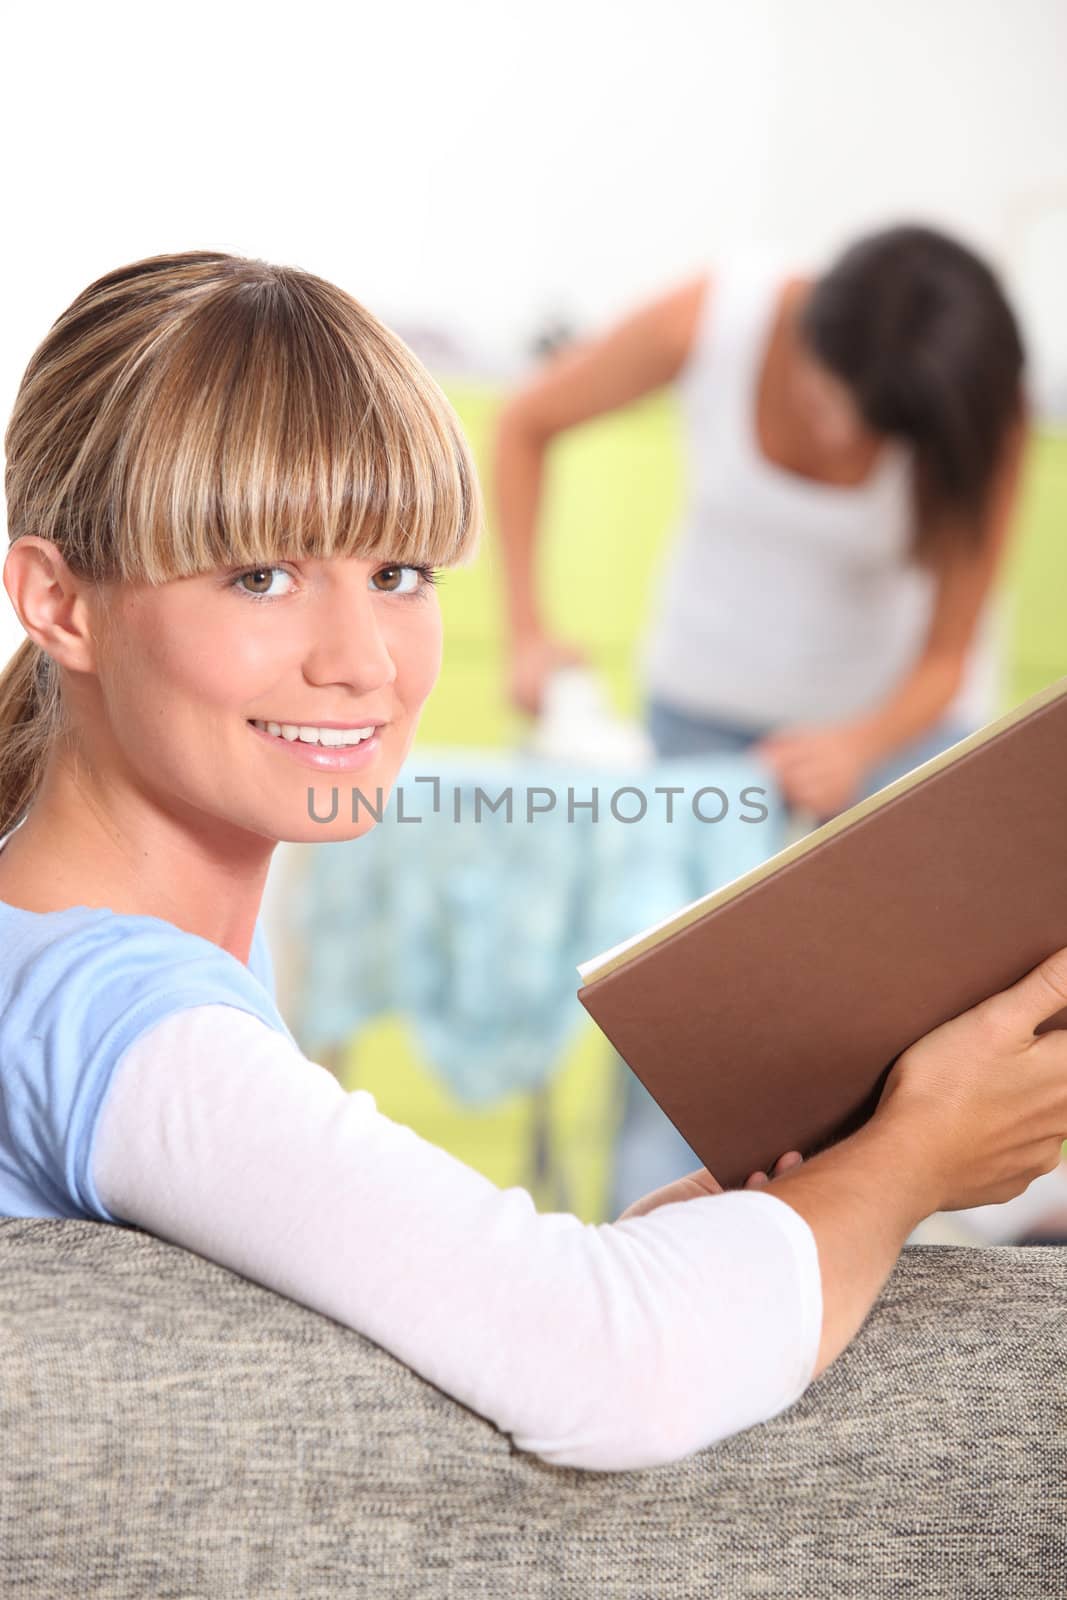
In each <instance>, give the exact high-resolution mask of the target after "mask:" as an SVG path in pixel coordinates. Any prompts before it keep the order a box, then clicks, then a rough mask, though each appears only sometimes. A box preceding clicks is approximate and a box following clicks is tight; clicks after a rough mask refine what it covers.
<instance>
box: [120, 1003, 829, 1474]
mask: <svg viewBox="0 0 1067 1600" xmlns="http://www.w3.org/2000/svg"><path fill="white" fill-rule="evenodd" d="M91 1160H92V1169H91V1170H92V1174H93V1178H94V1180H95V1185H96V1190H97V1193H98V1194H99V1196H100V1198H101V1199H102V1200H103V1202H104V1204H105V1205H106V1206H107V1207H108V1208H109V1210H110V1211H111V1212H112V1213H113V1214H114V1216H115V1217H116V1218H118V1219H122V1220H125V1221H128V1222H130V1223H132V1224H133V1225H134V1226H137V1227H140V1228H144V1229H145V1230H147V1231H148V1232H150V1233H153V1234H156V1235H157V1236H159V1237H160V1238H163V1239H167V1240H169V1241H171V1242H173V1243H175V1244H178V1245H181V1246H183V1247H185V1248H187V1249H190V1250H193V1251H195V1252H197V1253H198V1254H200V1255H203V1256H205V1257H207V1258H209V1259H211V1260H213V1261H217V1262H219V1263H220V1264H221V1265H223V1266H226V1267H228V1268H230V1269H231V1270H233V1271H235V1272H238V1273H240V1274H242V1275H243V1276H245V1277H248V1278H250V1279H252V1280H254V1281H256V1282H259V1283H261V1284H264V1285H265V1286H267V1287H268V1288H271V1289H274V1290H276V1291H277V1292H278V1293H280V1294H284V1295H287V1296H288V1297H289V1298H291V1299H293V1300H296V1301H298V1302H300V1303H301V1304H303V1305H306V1306H310V1307H311V1308H313V1309H314V1310H317V1311H320V1312H322V1313H324V1314H325V1315H327V1316H329V1317H332V1318H334V1319H335V1320H336V1321H338V1322H341V1323H344V1324H346V1325H347V1326H348V1327H351V1328H354V1329H358V1330H359V1331H360V1332H361V1333H363V1334H365V1335H367V1336H368V1337H369V1338H371V1339H373V1340H374V1341H375V1342H376V1343H377V1344H379V1345H381V1346H382V1347H383V1348H384V1349H386V1350H388V1351H390V1352H391V1353H392V1354H393V1355H395V1356H396V1357H398V1358H399V1359H400V1360H401V1361H403V1362H405V1363H406V1364H407V1365H408V1366H410V1367H411V1368H413V1369H414V1370H415V1371H416V1372H418V1373H419V1374H421V1376H422V1377H424V1378H426V1379H428V1380H429V1381H430V1382H431V1383H433V1384H435V1385H436V1386H437V1387H438V1388H440V1389H442V1390H444V1391H445V1392H447V1393H448V1394H450V1395H453V1396H454V1397H455V1398H456V1399H458V1400H460V1401H461V1402H462V1403H463V1404H464V1405H466V1406H468V1407H470V1408H471V1409H472V1410H474V1411H476V1412H478V1413H479V1414H480V1415H481V1416H483V1417H486V1418H487V1419H488V1420H489V1421H491V1422H492V1423H494V1424H495V1425H496V1426H497V1427H498V1428H500V1429H501V1430H503V1431H504V1432H505V1433H507V1434H508V1435H510V1437H511V1439H512V1440H513V1442H514V1444H515V1445H516V1447H517V1448H519V1449H520V1450H525V1451H529V1452H532V1453H533V1454H535V1455H537V1456H539V1457H541V1458H542V1459H543V1460H545V1461H547V1462H551V1463H553V1464H554V1465H557V1466H564V1467H581V1468H587V1469H593V1470H598V1471H625V1470H629V1469H632V1468H639V1467H652V1466H657V1465H660V1464H662V1463H664V1462H669V1461H675V1460H678V1459H680V1458H681V1457H683V1456H686V1455H689V1454H690V1453H692V1452H693V1451H695V1450H699V1449H702V1448H704V1447H705V1446H708V1445H711V1444H713V1443H715V1442H716V1441H717V1440H720V1439H724V1438H726V1437H728V1436H729V1435H730V1434H733V1433H737V1432H739V1431H740V1430H742V1429H745V1428H749V1427H752V1426H753V1425H754V1424H756V1423H759V1422H762V1421H765V1420H766V1419H768V1418H770V1417H773V1416H776V1415H777V1414H778V1413H779V1412H781V1411H783V1410H785V1409H786V1408H787V1407H788V1406H790V1405H792V1404H793V1402H794V1401H795V1400H797V1398H798V1397H799V1396H800V1395H801V1394H802V1393H803V1392H804V1390H805V1389H806V1388H807V1386H808V1384H809V1383H810V1381H811V1377H812V1374H813V1371H814V1368H815V1362H816V1356H817V1353H818V1347H819V1342H820V1335H821V1329H822V1288H821V1281H820V1275H819V1260H818V1252H817V1248H816V1243H815V1237H814V1235H813V1233H812V1231H811V1229H810V1227H809V1226H808V1224H807V1222H805V1220H804V1219H803V1218H802V1217H801V1216H800V1215H799V1213H798V1212H796V1211H794V1210H793V1209H792V1208H791V1207H790V1206H788V1205H786V1204H785V1202H784V1201H782V1200H780V1199H778V1198H776V1197H775V1196H774V1195H773V1194H770V1193H767V1192H759V1191H755V1190H731V1191H728V1192H727V1193H725V1194H719V1195H706V1196H701V1197H699V1198H698V1199H694V1200H688V1201H684V1202H678V1203H675V1204H671V1205H666V1206H661V1207H659V1208H658V1209H657V1210H655V1211H653V1212H651V1213H649V1214H648V1215H646V1216H643V1217H634V1218H630V1219H628V1220H626V1221H621V1222H613V1223H601V1224H592V1223H584V1222H582V1221H581V1220H580V1219H579V1218H578V1217H576V1216H573V1215H570V1214H567V1213H558V1212H552V1213H539V1212H538V1211H537V1210H536V1208H535V1206H534V1203H533V1200H532V1197H531V1195H530V1194H529V1192H528V1191H527V1190H525V1189H522V1188H508V1189H500V1188H499V1187H498V1186H497V1185H496V1184H494V1183H492V1182H491V1181H490V1180H489V1179H488V1178H486V1177H484V1176H483V1175H482V1174H481V1173H479V1172H477V1171H475V1170H474V1169H473V1168H471V1167H468V1166H467V1165H466V1164H465V1163H464V1162H462V1161H460V1160H458V1159H457V1158H456V1157H454V1156H452V1155H450V1154H449V1153H448V1152H447V1151H445V1150H443V1149H440V1148H439V1147H437V1146H435V1145H434V1144H432V1143H430V1142H429V1141H427V1140H426V1139H423V1138H422V1137H420V1136H419V1135H418V1134H417V1133H415V1132H414V1130H413V1129H411V1128H408V1127H405V1126H403V1125H401V1124H399V1123H396V1122H394V1121H392V1120H391V1119H390V1118H389V1117H387V1116H385V1115H383V1113H381V1112H380V1111H379V1110H378V1109H377V1106H376V1104H375V1101H374V1098H373V1096H372V1095H371V1094H370V1093H368V1092H367V1091H366V1090H364V1089H356V1090H350V1091H349V1090H345V1089H344V1088H343V1087H342V1085H341V1084H339V1083H338V1081H337V1079H336V1078H335V1077H334V1076H333V1075H332V1074H331V1073H330V1072H329V1071H328V1070H327V1069H326V1068H325V1067H323V1066H321V1065H319V1064H318V1063H316V1062H314V1061H311V1060H309V1059H308V1058H307V1057H306V1056H304V1055H303V1054H302V1053H301V1051H300V1050H299V1049H298V1048H297V1047H296V1045H295V1043H294V1042H293V1041H292V1040H291V1038H290V1037H287V1036H286V1035H285V1034H283V1033H281V1032H279V1031H278V1030H277V1029H275V1028H272V1027H270V1026H268V1025H267V1023H265V1022H264V1021H262V1020H261V1019H260V1018H259V1017H257V1016H254V1015H252V1014H250V1013H249V1012H246V1011H243V1010H240V1009H237V1008H236V1007H234V1006H231V1005H226V1004H209V1005H196V1006H190V1007H187V1008H186V1009H183V1010H180V1011H176V1012H173V1013H171V1014H170V1015H168V1016H166V1017H164V1018H163V1019H162V1020H161V1021H158V1022H156V1023H155V1024H154V1025H153V1026H151V1027H150V1028H148V1029H147V1030H146V1031H144V1032H142V1033H140V1034H139V1036H138V1037H137V1038H136V1039H135V1040H134V1042H133V1043H132V1044H131V1045H130V1046H129V1047H128V1048H127V1049H126V1050H125V1052H124V1054H123V1055H122V1058H121V1060H120V1061H119V1062H118V1065H117V1067H116V1068H115V1071H114V1074H113V1076H112V1078H111V1081H110V1085H109V1088H108V1093H107V1097H106V1099H105V1100H104V1102H103V1107H102V1110H101V1112H100V1115H99V1121H98V1124H97V1128H96V1137H95V1143H94V1146H93V1153H92V1158H91Z"/></svg>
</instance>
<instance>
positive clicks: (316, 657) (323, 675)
mask: <svg viewBox="0 0 1067 1600" xmlns="http://www.w3.org/2000/svg"><path fill="white" fill-rule="evenodd" d="M310 632H311V638H310V641H309V643H308V648H307V651H306V653H305V658H304V675H305V677H306V678H307V680H308V682H309V683H323V684H325V683H343V684H345V685H346V686H349V687H351V688H353V689H355V690H357V691H358V692H360V693H363V692H365V691H367V690H374V689H379V688H382V687H383V686H385V685H388V684H390V683H392V682H393V681H394V679H395V678H396V674H397V668H396V662H395V660H394V659H393V654H392V650H391V648H390V642H389V639H388V637H387V630H386V629H385V628H383V626H382V617H381V608H380V607H378V606H376V605H375V604H374V596H373V594H371V593H370V592H369V590H368V589H367V584H366V579H365V578H364V579H363V580H362V583H360V582H357V583H355V584H353V585H349V586H347V587H344V588H340V589H337V590H331V591H330V592H329V593H328V594H327V595H325V596H324V597H323V601H322V604H321V605H320V606H319V607H318V608H317V610H316V612H315V614H314V616H313V617H312V618H311V629H310Z"/></svg>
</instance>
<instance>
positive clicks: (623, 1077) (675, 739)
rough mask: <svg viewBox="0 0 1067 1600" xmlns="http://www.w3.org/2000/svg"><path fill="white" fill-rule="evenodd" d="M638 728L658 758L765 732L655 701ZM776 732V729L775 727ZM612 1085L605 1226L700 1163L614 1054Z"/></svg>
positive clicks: (925, 741) (910, 751)
mask: <svg viewBox="0 0 1067 1600" xmlns="http://www.w3.org/2000/svg"><path fill="white" fill-rule="evenodd" d="M645 725H646V728H647V730H648V734H649V737H650V738H651V740H652V743H653V745H654V747H655V751H656V755H657V756H658V757H661V758H664V759H667V758H670V757H672V756H691V755H705V754H706V755H715V754H720V753H722V752H727V751H728V752H740V751H743V750H745V749H747V747H748V746H749V745H751V744H754V743H755V742H756V741H757V740H759V739H762V738H763V737H765V735H766V734H768V733H770V732H771V731H772V730H771V728H770V727H752V726H747V727H746V726H741V725H737V724H731V723H727V722H724V721H721V720H718V719H711V718H704V717H697V716H693V715H691V714H690V713H689V712H687V711H682V710H680V709H678V708H677V707H675V706H671V705H667V704H666V703H665V702H663V701H660V700H657V699H655V698H653V699H650V700H649V702H648V704H647V705H646V707H645ZM778 726H782V725H781V724H779V725H778ZM974 731H975V730H974V728H973V727H970V726H966V725H964V724H962V723H960V722H957V721H954V720H952V719H950V718H947V717H946V718H944V719H943V720H942V721H941V722H940V723H938V724H936V725H935V726H934V727H933V728H930V729H929V730H928V731H927V732H926V733H924V734H922V735H921V736H920V737H919V738H917V739H915V740H913V741H912V742H911V743H910V744H908V745H904V746H902V747H901V748H900V749H899V750H897V751H896V752H895V753H894V754H893V755H892V756H891V757H889V758H888V759H887V760H885V761H883V762H882V763H881V764H880V765H879V766H878V767H876V768H874V769H873V770H872V771H871V772H870V773H869V774H868V775H867V777H866V779H865V780H864V786H863V788H862V789H861V792H860V793H859V794H858V795H857V796H856V800H857V801H859V800H862V799H865V798H866V797H867V795H870V794H873V793H874V792H875V790H876V789H883V788H884V787H885V786H886V784H887V783H892V782H893V781H894V779H896V778H900V777H903V775H904V773H905V772H910V771H911V770H912V768H913V767H917V766H920V765H921V763H922V762H924V761H929V760H930V759H931V758H932V757H933V756H935V755H939V754H940V752H941V751H942V750H946V749H947V748H948V747H949V745H951V744H955V743H956V742H957V740H959V739H964V738H966V737H967V735H968V734H969V733H973V732H974ZM615 1066H616V1073H617V1076H616V1082H617V1087H618V1091H619V1094H620V1095H621V1098H622V1121H621V1124H620V1127H619V1132H618V1137H617V1139H616V1143H615V1150H614V1158H615V1159H614V1163H613V1172H612V1182H611V1192H610V1198H609V1206H610V1214H609V1221H614V1219H615V1218H616V1217H617V1216H618V1215H619V1213H620V1212H622V1211H625V1209H626V1207H627V1206H628V1205H632V1204H633V1202H634V1201H635V1200H640V1199H641V1198H642V1197H643V1196H644V1195H646V1194H649V1193H651V1191H652V1190H653V1189H658V1188H660V1187H661V1185H663V1184H665V1183H673V1182H674V1180H675V1179H676V1178H682V1177H684V1176H685V1175H686V1173H687V1172H693V1171H694V1170H695V1169H696V1168H697V1167H700V1166H702V1165H703V1162H702V1161H701V1159H700V1157H699V1156H698V1155H697V1154H696V1153H695V1151H694V1150H692V1149H691V1148H690V1146H689V1145H688V1144H687V1143H686V1141H685V1140H684V1139H683V1138H682V1136H681V1134H680V1133H679V1132H678V1130H677V1128H676V1127H675V1126H674V1123H673V1122H672V1121H671V1120H670V1118H669V1117H668V1116H667V1115H666V1114H665V1112H663V1111H661V1110H660V1108H659V1106H658V1105H657V1104H656V1102H655V1100H654V1099H653V1098H652V1096H651V1095H650V1094H649V1092H648V1090H647V1089H646V1088H645V1086H644V1084H643V1083H642V1082H641V1080H640V1079H639V1078H638V1077H636V1076H635V1074H634V1073H632V1072H631V1071H630V1069H629V1067H628V1066H627V1065H626V1063H625V1061H623V1059H622V1057H621V1056H620V1055H618V1054H617V1053H616V1055H615Z"/></svg>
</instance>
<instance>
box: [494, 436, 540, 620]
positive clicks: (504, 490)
mask: <svg viewBox="0 0 1067 1600" xmlns="http://www.w3.org/2000/svg"><path fill="white" fill-rule="evenodd" d="M544 458H545V443H544V440H543V439H542V438H541V437H540V435H539V434H537V433H535V432H534V431H533V430H532V429H530V428H528V427H526V426H525V425H524V423H523V422H522V421H521V420H520V419H519V418H517V417H516V416H515V415H514V414H513V413H511V412H509V410H508V409H507V407H505V408H504V411H503V412H502V414H501V417H500V420H499V422H498V424H497V431H496V443H495V454H494V487H495V502H496V528H497V533H498V537H499V541H500V547H501V551H502V560H503V578H504V598H505V606H506V613H507V619H508V627H509V632H510V636H511V638H512V639H515V638H519V637H521V636H522V635H523V634H531V633H539V632H541V631H543V630H542V623H541V614H540V607H539V605H538V601H537V575H536V562H535V549H536V543H537V532H538V522H539V516H540V509H541V492H542V482H543V478H544Z"/></svg>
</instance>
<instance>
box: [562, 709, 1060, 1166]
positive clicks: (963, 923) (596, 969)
mask: <svg viewBox="0 0 1067 1600" xmlns="http://www.w3.org/2000/svg"><path fill="white" fill-rule="evenodd" d="M1064 946H1067V678H1062V679H1060V680H1059V681H1058V682H1057V683H1054V684H1051V685H1049V687H1048V688H1046V689H1043V690H1042V691H1041V692H1040V693H1039V694H1036V695H1034V696H1033V697H1032V698H1031V699H1029V700H1027V701H1025V702H1024V703H1023V704H1022V705H1019V706H1017V707H1016V708H1015V709H1014V710H1013V711H1010V712H1008V714H1007V715H1006V716H1003V717H1001V718H999V719H998V720H997V721H995V722H991V723H989V724H988V725H987V726H986V727H984V728H981V729H979V730H978V732H977V733H974V734H972V735H971V736H970V737H968V738H966V739H963V740H961V741H960V742H959V743H958V744H955V745H953V746H952V747H951V748H950V749H949V750H946V751H944V752H942V754H941V755H939V756H935V757H934V758H933V760H931V761H927V762H925V763H924V764H923V765H922V766H919V767H916V768H915V769H914V771H912V772H909V773H907V774H906V775H905V776H904V777H902V778H900V779H898V780H897V781H896V782H895V783H891V784H889V785H888V786H887V787H886V788H884V789H880V790H878V792H877V793H876V794H874V795H871V796H869V797H868V798H867V799H866V800H862V801H860V802H859V804H858V805H855V806H853V807H852V808H851V809H850V810H848V811H844V812H841V813H840V814H839V815H838V816H836V817H834V818H832V819H831V820H830V821H829V822H827V823H824V824H823V826H822V827H820V828H817V829H815V830H814V832H812V833H810V834H808V835H806V836H805V837H804V838H802V839H800V840H798V841H797V842H796V843H795V844H792V845H790V846H789V847H788V848H787V849H785V850H782V851H780V852H779V853H778V854H777V855H775V856H772V857H771V858H770V859H769V860H767V861H765V862H763V863H762V864H761V865H760V866H758V867H755V868H754V869H753V870H752V871H750V872H747V873H745V874H744V875H743V876H742V877H740V878H737V879H735V880H734V881H733V882H732V883H730V884H727V885H726V886H725V887H723V888H721V889H717V890H714V891H712V892H711V893H710V894H708V895H704V896H702V897H701V898H700V899H699V900H696V901H694V902H692V904H690V905H688V906H684V907H682V908H681V910H679V911H678V912H677V913H676V914H675V915H674V916H673V917H669V918H667V919H666V920H665V921H663V922H660V923H657V924H655V925H654V926H653V927H652V928H650V929H646V930H645V931H644V932H643V933H640V934H636V935H635V936H634V937H633V938H632V939H629V940H627V941H626V942H625V943H624V944H622V945H616V946H614V947H613V949H611V950H608V951H605V952H604V953H603V954H602V955H601V956H598V957H595V958H594V959H592V960H590V961H586V962H583V963H582V964H581V965H580V966H579V968H578V971H579V973H580V974H581V976H582V979H583V987H582V988H580V989H579V990H578V998H579V1000H580V1001H581V1003H582V1005H583V1006H584V1007H585V1009H586V1010H587V1011H588V1012H589V1015H590V1016H591V1017H592V1018H593V1019H594V1020H595V1021H596V1023H597V1024H598V1025H599V1027H600V1028H601V1029H602V1030H603V1032H604V1033H605V1034H606V1035H607V1037H608V1039H610V1041H611V1043H612V1044H613V1045H614V1046H615V1048H616V1050H617V1051H618V1052H619V1054H620V1055H621V1056H622V1058H623V1060H624V1061H625V1062H626V1063H627V1065H628V1066H629V1067H630V1069H631V1071H633V1072H634V1073H636V1075H637V1077H638V1078H639V1079H640V1080H641V1082H642V1083H643V1084H644V1086H645V1088H646V1089H647V1090H648V1091H649V1093H650V1094H651V1095H652V1096H653V1097H654V1099H655V1100H656V1101H657V1102H658V1104H659V1105H660V1106H661V1108H662V1109H663V1111H664V1112H665V1113H666V1114H667V1116H668V1117H669V1118H670V1119H671V1121H672V1122H673V1123H674V1125H675V1127H676V1128H677V1129H678V1131H679V1132H680V1133H681V1134H682V1137H683V1138H684V1139H685V1140H686V1141H687V1142H688V1143H689V1145H691V1147H692V1148H693V1150H694V1151H696V1153H697V1155H698V1156H699V1158H700V1160H701V1161H702V1162H703V1164H704V1165H705V1166H706V1167H707V1168H708V1170H709V1171H710V1172H711V1173H713V1174H714V1176H715V1177H716V1178H717V1179H718V1181H719V1182H720V1183H721V1184H723V1186H724V1187H726V1188H735V1187H739V1186H740V1185H742V1184H743V1183H744V1182H745V1180H746V1179H747V1177H748V1175H749V1173H751V1172H754V1171H756V1170H761V1171H769V1170H770V1168H771V1167H772V1165H773V1163H774V1162H775V1161H777V1159H778V1157H779V1156H781V1155H783V1154H784V1153H785V1151H787V1150H800V1151H801V1152H802V1153H803V1154H804V1155H805V1156H810V1155H814V1154H816V1152H817V1151H819V1150H821V1149H824V1148H825V1147H826V1146H827V1145H830V1144H834V1143H836V1142H837V1141H838V1140H839V1139H842V1138H844V1137H845V1136H846V1135H847V1134H849V1133H851V1132H853V1131H854V1130H855V1129H856V1128H858V1127H860V1126H861V1124H862V1123H864V1122H866V1121H867V1119H868V1118H869V1117H870V1116H871V1115H872V1114H873V1112H874V1109H875V1107H876V1105H877V1103H878V1098H879V1096H880V1094H881V1092H882V1088H883V1085H884V1083H885V1080H886V1077H887V1076H888V1074H889V1071H890V1069H891V1067H892V1065H893V1063H894V1061H895V1060H896V1058H897V1057H898V1056H899V1055H900V1054H901V1052H902V1051H903V1050H906V1049H907V1047H908V1046H909V1045H910V1044H913V1043H914V1042H915V1040H916V1039H919V1038H921V1037H922V1036H923V1034H925V1033H928V1032H929V1031H930V1029H931V1028H934V1027H936V1026H937V1025H938V1024H940V1023H942V1022H946V1021H948V1019H949V1018H950V1017H954V1016H958V1015H959V1013H960V1012H961V1011H966V1010H968V1009H969V1008H970V1007H971V1006H973V1005H976V1004H977V1003H978V1001H980V1000H983V999H985V998H986V996H988V995H991V994H994V993H996V992H997V991H998V990H1000V989H1004V988H1006V987H1007V986H1008V985H1009V984H1011V983H1013V982H1015V980H1016V979H1018V978H1021V977H1022V976H1023V974H1024V973H1026V972H1027V971H1029V970H1030V968H1031V967H1034V966H1036V965H1037V963H1038V962H1039V961H1042V960H1043V959H1044V958H1045V957H1046V956H1048V955H1050V954H1051V953H1052V952H1053V951H1054V950H1057V949H1060V948H1061V947H1064ZM1047 1027H1067V1010H1064V1011H1061V1012H1060V1013H1058V1014H1057V1016H1056V1017H1054V1018H1052V1019H1050V1021H1049V1022H1047V1023H1045V1024H1043V1025H1042V1027H1041V1028H1040V1029H1039V1030H1038V1031H1039V1032H1043V1031H1045V1029H1046V1028H1047Z"/></svg>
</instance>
